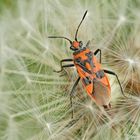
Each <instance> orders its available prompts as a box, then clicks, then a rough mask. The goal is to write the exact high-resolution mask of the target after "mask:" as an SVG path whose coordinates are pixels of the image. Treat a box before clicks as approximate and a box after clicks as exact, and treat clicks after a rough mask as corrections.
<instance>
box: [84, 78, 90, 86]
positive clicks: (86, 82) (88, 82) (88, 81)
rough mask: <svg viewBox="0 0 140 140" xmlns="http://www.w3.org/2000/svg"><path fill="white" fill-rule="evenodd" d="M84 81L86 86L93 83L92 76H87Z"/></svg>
mask: <svg viewBox="0 0 140 140" xmlns="http://www.w3.org/2000/svg"><path fill="white" fill-rule="evenodd" d="M82 81H83V83H84V85H85V86H87V85H89V84H91V79H90V77H85V78H83V79H82Z"/></svg>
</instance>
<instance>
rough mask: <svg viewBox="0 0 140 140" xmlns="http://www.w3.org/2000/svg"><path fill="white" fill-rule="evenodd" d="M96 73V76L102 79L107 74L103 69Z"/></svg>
mask: <svg viewBox="0 0 140 140" xmlns="http://www.w3.org/2000/svg"><path fill="white" fill-rule="evenodd" d="M95 74H96V77H97V78H99V79H102V78H103V77H104V76H105V73H104V71H103V70H99V71H97V72H96V73H95Z"/></svg>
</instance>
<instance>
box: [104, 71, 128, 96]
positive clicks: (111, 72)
mask: <svg viewBox="0 0 140 140" xmlns="http://www.w3.org/2000/svg"><path fill="white" fill-rule="evenodd" d="M104 72H105V73H107V74H111V75H114V76H116V78H117V81H118V83H119V86H120V89H121V92H122V95H123V96H124V97H127V96H126V95H125V94H124V92H123V88H122V86H121V83H120V80H119V78H118V75H117V74H116V73H115V72H113V71H110V70H104ZM127 98H128V97H127Z"/></svg>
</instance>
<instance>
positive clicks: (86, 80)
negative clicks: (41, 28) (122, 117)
mask: <svg viewBox="0 0 140 140" xmlns="http://www.w3.org/2000/svg"><path fill="white" fill-rule="evenodd" d="M86 14H87V11H86V12H85V13H84V16H83V18H82V20H81V22H80V24H79V25H78V28H77V30H76V33H75V40H74V41H71V40H70V39H68V38H67V37H63V36H49V38H63V39H66V40H68V41H69V42H70V45H71V46H70V49H71V50H72V51H74V52H73V59H63V60H61V61H60V65H61V70H60V71H56V72H61V71H63V70H64V68H68V67H74V66H75V67H76V69H77V73H78V79H77V80H76V82H75V83H74V85H73V88H72V90H71V92H70V100H71V106H72V96H73V93H74V90H75V88H76V86H77V85H78V83H79V81H80V80H81V81H82V83H83V86H84V88H85V90H86V92H87V94H88V95H89V96H90V97H91V98H92V99H93V100H94V101H95V102H96V103H97V104H98V105H100V106H103V107H104V108H110V107H111V105H110V98H111V87H110V83H109V80H108V77H107V75H106V74H111V75H114V76H115V77H116V78H117V81H118V83H119V86H120V89H121V92H122V94H123V95H124V92H123V89H122V86H121V84H120V81H119V78H118V76H117V74H116V73H114V72H112V71H110V70H105V69H102V67H101V50H100V49H97V50H95V51H94V52H92V51H91V50H90V49H89V48H88V44H89V41H88V42H87V44H86V45H85V46H84V47H83V43H82V41H78V39H77V34H78V30H79V27H80V25H81V24H82V22H83V20H84V18H85V16H86ZM98 53H100V60H99V61H98V60H97V58H96V55H97V54H98ZM63 62H73V63H72V64H67V65H63ZM124 96H125V95H124ZM72 117H73V113H72Z"/></svg>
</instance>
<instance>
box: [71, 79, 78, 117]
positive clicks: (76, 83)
mask: <svg viewBox="0 0 140 140" xmlns="http://www.w3.org/2000/svg"><path fill="white" fill-rule="evenodd" d="M79 81H80V77H78V79H77V80H76V82H75V83H74V85H73V87H72V90H71V92H70V105H71V108H72V116H71V118H72V119H73V113H74V110H73V106H72V105H73V102H72V96H73V92H74V90H75V88H76V86H77V85H78V83H79Z"/></svg>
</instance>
